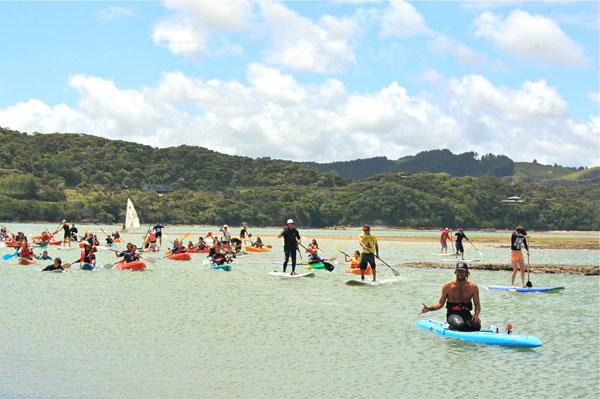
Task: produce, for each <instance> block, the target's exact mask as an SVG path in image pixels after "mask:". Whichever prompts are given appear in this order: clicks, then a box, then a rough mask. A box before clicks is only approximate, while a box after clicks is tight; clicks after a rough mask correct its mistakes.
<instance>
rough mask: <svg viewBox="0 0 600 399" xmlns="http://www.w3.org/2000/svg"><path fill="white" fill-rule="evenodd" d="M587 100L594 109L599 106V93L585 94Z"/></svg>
mask: <svg viewBox="0 0 600 399" xmlns="http://www.w3.org/2000/svg"><path fill="white" fill-rule="evenodd" d="M587 98H588V99H589V100H590V101H591V102H592V103H593V104H595V105H596V107H598V106H600V92H598V91H591V92H589V93H588V94H587Z"/></svg>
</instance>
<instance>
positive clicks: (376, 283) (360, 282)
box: [346, 278, 400, 287]
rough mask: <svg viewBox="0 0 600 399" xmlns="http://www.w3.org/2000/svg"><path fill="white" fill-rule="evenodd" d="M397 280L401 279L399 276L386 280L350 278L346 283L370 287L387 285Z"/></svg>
mask: <svg viewBox="0 0 600 399" xmlns="http://www.w3.org/2000/svg"><path fill="white" fill-rule="evenodd" d="M396 281H400V279H398V278H388V279H384V280H377V281H372V280H364V281H363V280H348V281H346V285H354V286H370V287H378V286H380V285H387V284H392V283H395V282H396Z"/></svg>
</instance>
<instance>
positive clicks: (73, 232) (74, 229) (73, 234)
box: [69, 226, 79, 241]
mask: <svg viewBox="0 0 600 399" xmlns="http://www.w3.org/2000/svg"><path fill="white" fill-rule="evenodd" d="M77 233H79V230H77V227H75V226H72V227H71V229H69V234H71V239H72V240H73V241H77Z"/></svg>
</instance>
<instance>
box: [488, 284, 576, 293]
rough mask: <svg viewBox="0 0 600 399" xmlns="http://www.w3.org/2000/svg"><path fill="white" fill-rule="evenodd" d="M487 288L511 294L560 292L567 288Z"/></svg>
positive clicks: (499, 286)
mask: <svg viewBox="0 0 600 399" xmlns="http://www.w3.org/2000/svg"><path fill="white" fill-rule="evenodd" d="M485 288H486V289H487V290H490V291H510V292H558V291H560V290H564V289H565V287H564V286H562V285H557V286H554V287H536V288H533V287H531V288H529V287H523V288H521V287H508V286H503V285H486V286H485Z"/></svg>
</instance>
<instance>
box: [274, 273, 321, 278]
mask: <svg viewBox="0 0 600 399" xmlns="http://www.w3.org/2000/svg"><path fill="white" fill-rule="evenodd" d="M269 275H271V276H275V277H280V278H300V277H314V276H315V272H308V273H298V274H295V275H293V276H292V275H291V274H290V273H288V272H285V273H284V272H271V273H269Z"/></svg>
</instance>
